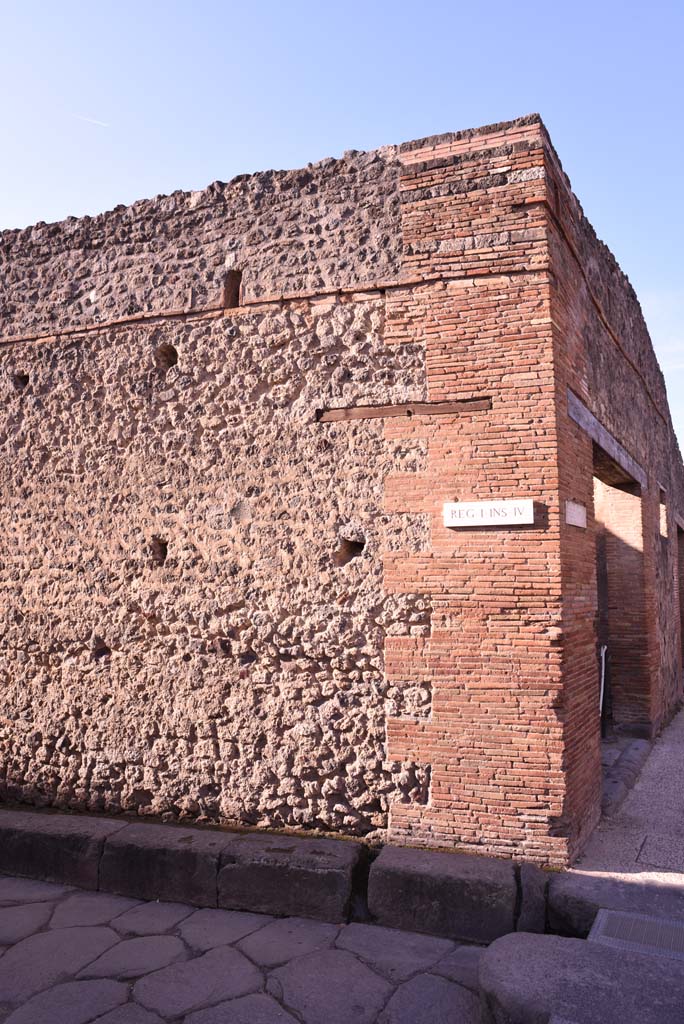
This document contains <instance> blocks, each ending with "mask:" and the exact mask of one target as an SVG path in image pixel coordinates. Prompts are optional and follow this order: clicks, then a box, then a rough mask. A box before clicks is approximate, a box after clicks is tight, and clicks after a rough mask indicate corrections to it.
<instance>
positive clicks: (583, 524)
mask: <svg viewBox="0 0 684 1024" xmlns="http://www.w3.org/2000/svg"><path fill="white" fill-rule="evenodd" d="M565 522H566V523H567V524H568V525H569V526H578V527H579V528H580V529H581V530H586V528H587V510H586V507H585V506H584V505H580V503H579V502H578V501H566V502H565Z"/></svg>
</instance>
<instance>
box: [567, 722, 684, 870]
mask: <svg viewBox="0 0 684 1024" xmlns="http://www.w3.org/2000/svg"><path fill="white" fill-rule="evenodd" d="M573 873H575V874H585V875H592V876H597V877H601V876H605V875H608V876H611V877H615V878H620V879H623V880H625V881H631V882H639V883H641V884H649V885H653V886H656V885H667V886H682V887H684V710H682V711H680V712H679V713H678V714H677V716H676V717H675V718H674V719H673V721H672V722H671V724H670V725H669V726H668V727H667V729H665V731H664V732H663V733H662V735H661V736H660V737H659V738H658V739H657V740H656V742H655V744H654V746H653V749H652V751H651V753H650V754H649V757H648V760H647V761H646V764H645V765H644V768H643V770H642V772H641V775H640V777H639V779H638V780H637V782H636V784H635V786H634V788H633V789H632V791H631V793H630V794H629V795H628V796H627V798H626V800H625V802H624V803H623V805H622V807H621V808H620V810H619V811H618V812H617V814H615V815H614V816H613V817H612V818H604V819H603V820H602V821H601V823H600V825H599V827H598V828H597V829H596V831H595V832H594V834H593V836H592V837H591V839H590V841H589V844H588V846H587V848H586V850H585V852H584V854H583V855H582V857H581V858H580V859H579V860H578V862H577V863H576V864H575V867H574V868H573ZM635 876H636V877H635Z"/></svg>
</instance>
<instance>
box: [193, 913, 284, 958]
mask: <svg viewBox="0 0 684 1024" xmlns="http://www.w3.org/2000/svg"><path fill="white" fill-rule="evenodd" d="M271 920H272V918H270V917H267V916H266V915H265V914H244V913H240V911H237V910H197V911H195V913H194V914H192V915H191V916H190V917H188V918H186V919H185V921H183V923H182V924H181V926H180V933H181V935H182V936H183V938H184V939H185V941H186V942H187V944H188V945H189V946H190V947H191V948H192V949H200V950H202V951H206V950H208V949H214V948H215V947H216V946H228V945H230V944H232V943H233V942H237V941H238V939H242V938H244V936H245V935H249V934H250V932H254V931H256V930H257V929H259V928H263V927H264V925H267V924H268V923H269V921H271Z"/></svg>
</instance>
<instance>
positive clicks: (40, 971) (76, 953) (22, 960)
mask: <svg viewBox="0 0 684 1024" xmlns="http://www.w3.org/2000/svg"><path fill="white" fill-rule="evenodd" d="M118 941H119V936H118V935H117V934H116V933H115V932H113V931H111V930H110V929H109V928H79V929H77V930H73V929H71V928H62V929H56V930H55V931H49V932H40V933H39V934H38V935H32V936H30V937H29V938H28V939H24V940H23V942H19V943H18V944H17V945H16V946H13V947H12V948H11V949H9V950H8V951H7V952H6V953H5V955H4V956H3V958H2V960H0V993H2V996H1V998H2V1001H4V1002H7V1003H10V1004H17V1003H19V1004H22V1003H25V1002H26V1001H27V1000H28V999H30V998H31V996H33V995H35V994H36V993H37V992H40V991H41V990H42V989H44V988H47V987H48V986H49V985H54V984H55V982H57V981H59V980H60V979H61V978H62V977H63V976H64V975H68V974H75V973H76V972H77V971H79V970H80V969H81V968H82V967H85V965H86V964H88V963H90V962H91V961H92V960H94V959H95V958H96V957H98V956H99V955H100V954H101V953H104V951H105V950H106V949H109V947H110V946H113V945H114V943H115V942H118Z"/></svg>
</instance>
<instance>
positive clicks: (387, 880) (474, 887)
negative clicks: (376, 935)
mask: <svg viewBox="0 0 684 1024" xmlns="http://www.w3.org/2000/svg"><path fill="white" fill-rule="evenodd" d="M516 895H517V887H516V881H515V872H514V868H513V865H512V864H511V863H508V862H506V861H503V860H494V859H493V858H489V857H477V856H469V855H466V854H458V853H454V854H448V853H436V852H434V851H431V850H410V849H400V848H398V847H390V846H386V847H385V848H384V849H383V850H382V852H381V853H380V856H379V857H378V858H377V859H376V860H375V861H374V862H373V864H372V865H371V870H370V879H369V883H368V907H369V910H370V912H371V914H372V915H373V917H374V918H375V919H376V920H377V922H378V923H379V924H382V925H386V926H388V927H390V928H402V929H404V930H405V931H414V932H427V933H428V934H432V935H443V936H445V937H446V938H450V939H461V940H465V941H470V942H491V940H492V939H495V938H497V937H498V936H500V935H505V934H506V933H507V932H511V931H513V929H514V927H515V921H514V914H515V904H516Z"/></svg>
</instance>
